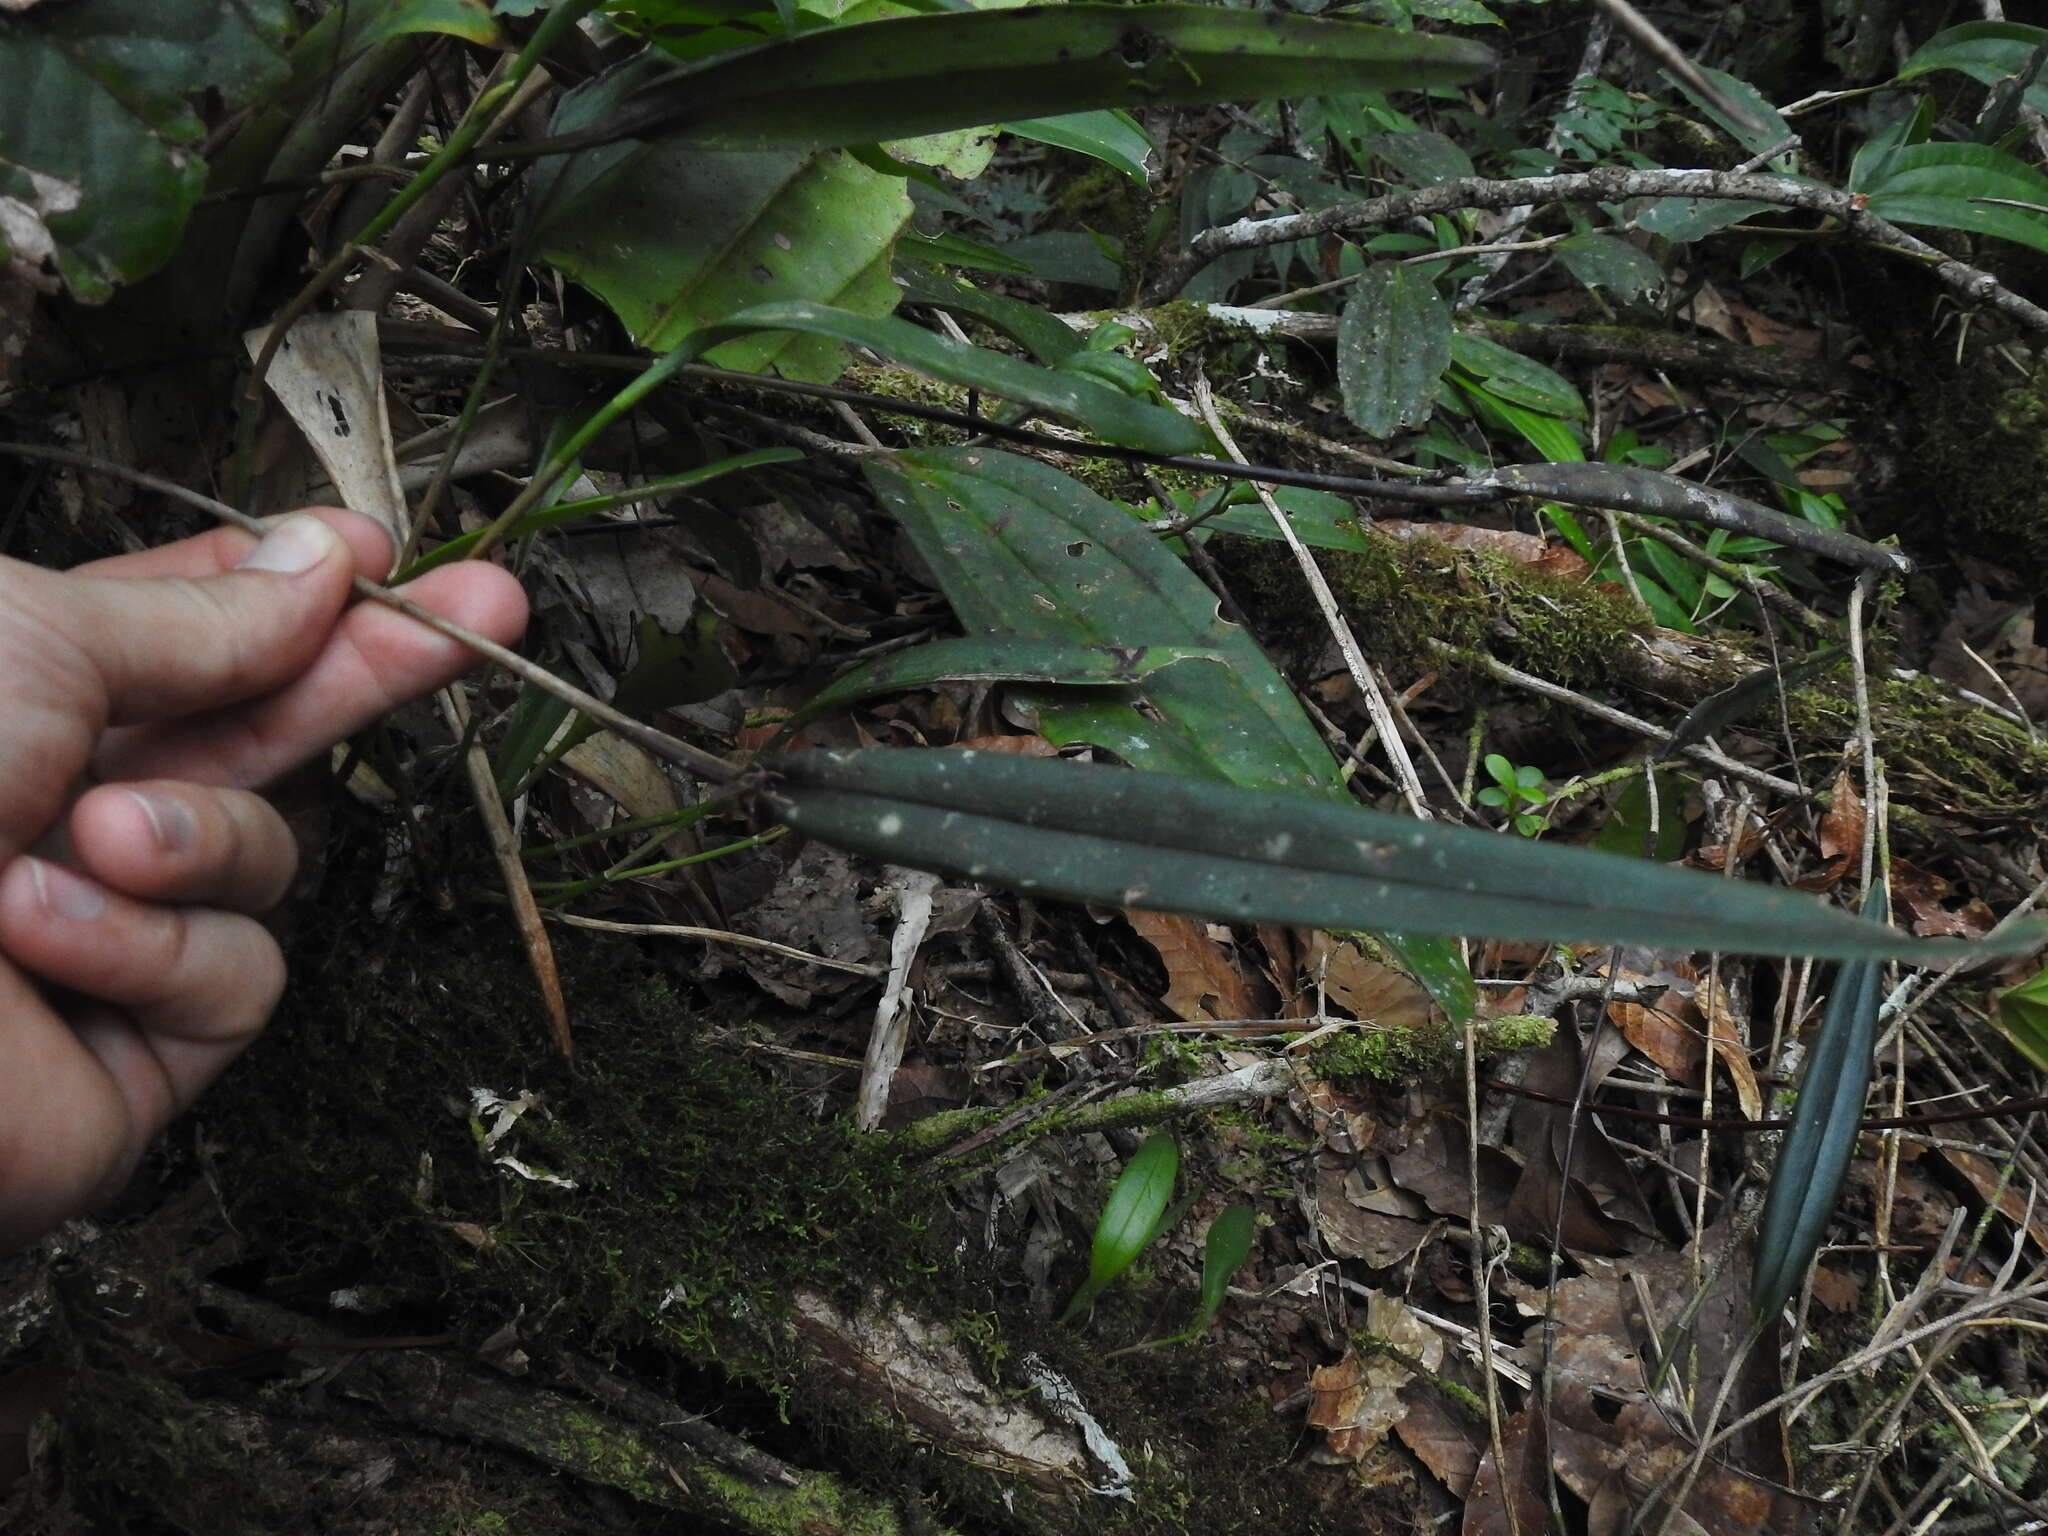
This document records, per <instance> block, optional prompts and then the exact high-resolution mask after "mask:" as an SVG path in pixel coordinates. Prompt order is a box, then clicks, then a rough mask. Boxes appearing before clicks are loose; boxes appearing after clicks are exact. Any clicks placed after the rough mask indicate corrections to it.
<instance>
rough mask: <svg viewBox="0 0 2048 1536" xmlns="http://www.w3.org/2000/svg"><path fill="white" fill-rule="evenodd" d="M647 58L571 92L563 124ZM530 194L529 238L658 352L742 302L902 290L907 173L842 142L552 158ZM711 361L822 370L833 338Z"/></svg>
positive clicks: (741, 351)
mask: <svg viewBox="0 0 2048 1536" xmlns="http://www.w3.org/2000/svg"><path fill="white" fill-rule="evenodd" d="M645 76H646V69H645V67H644V66H628V67H627V68H626V69H624V70H619V71H613V72H609V73H607V74H604V75H600V76H599V77H598V78H597V79H595V80H593V81H591V82H589V83H588V84H587V85H584V86H579V87H578V88H577V89H576V90H574V91H571V92H570V93H569V94H568V95H567V96H566V97H565V98H564V99H563V102H562V106H561V108H560V110H559V111H558V112H557V113H556V115H555V122H554V126H555V128H556V130H557V131H558V132H561V131H568V130H573V129H576V128H580V127H584V126H586V125H587V124H588V123H589V121H590V120H591V118H592V117H593V116H594V115H595V114H597V113H600V112H602V111H603V110H605V108H606V107H607V105H608V104H609V103H610V102H612V101H613V100H615V99H616V98H617V95H618V94H619V92H620V91H622V90H624V89H627V88H629V86H630V84H631V82H632V81H633V80H634V79H637V78H645ZM532 175H533V191H532V195H531V197H530V198H529V201H528V206H529V209H530V210H531V212H532V215H533V224H534V231H535V238H536V241H537V248H538V250H539V252H540V254H541V256H542V257H543V259H545V260H547V261H549V262H551V263H553V264H554V265H555V266H557V267H560V268H561V269H562V270H563V271H564V272H567V273H568V274H569V275H570V276H571V277H573V278H575V279H576V280H577V281H578V282H580V283H582V284H583V285H584V286H585V287H587V288H589V289H590V290H591V291H593V292H594V293H596V294H597V295H598V297H599V298H601V299H603V300H604V301H605V303H606V304H608V305H610V306H611V308H612V310H613V311H614V312H615V313H616V314H617V315H618V316H619V318H620V319H621V320H623V321H624V322H625V323H626V326H627V328H628V329H629V330H631V331H632V333H633V336H634V339H635V340H637V341H638V342H639V343H640V344H641V345H642V346H644V347H647V348H648V349H649V350H651V351H657V352H658V351H665V350H667V349H668V348H670V347H673V346H675V345H676V344H677V343H678V342H680V341H681V340H682V338H683V337H684V336H685V335H687V334H689V333H690V332H692V331H695V330H697V329H698V328H699V327H701V326H706V325H713V324H716V323H717V322H719V321H722V320H725V319H726V318H728V317H729V316H731V315H732V314H734V313H735V312H736V311H738V310H741V309H745V308H747V307H749V306H750V305H754V304H759V303H763V302H767V301H771V300H778V299H807V300H812V301H815V302H819V303H830V304H833V305H836V306H838V307H840V308H842V309H844V310H847V311H850V312H855V313H861V314H870V315H884V314H887V313H888V312H889V311H890V310H891V309H893V308H894V307H895V305H896V299H897V293H898V290H897V288H896V285H895V283H894V282H892V281H891V280H890V275H889V260H890V253H891V250H892V248H893V246H894V242H895V240H896V236H897V235H898V233H899V232H900V231H901V230H902V229H903V228H904V227H905V225H906V224H908V222H909V220H910V198H909V195H908V194H907V193H906V192H905V191H904V184H903V181H902V179H901V178H899V177H895V176H887V175H883V174H882V173H880V172H878V171H874V170H870V169H869V168H868V167H867V166H865V165H862V164H861V163H860V162H859V161H858V160H856V159H854V158H853V157H852V156H851V155H847V154H844V153H841V152H838V151H820V152H817V153H800V152H796V151H788V150H777V151H772V152H765V153H709V152H705V151H702V150H696V149H686V148H683V147H681V146H679V145H676V144H673V143H669V142H667V141H663V142H661V143H657V144H646V145H636V144H626V145H614V146H611V147H609V148H605V149H600V150H593V151H590V152H588V153H586V154H582V155H575V156H568V157H564V158H562V159H560V160H546V161H542V162H541V163H540V164H539V165H537V166H535V168H534V170H533V173H532ZM705 361H707V362H710V363H715V364H717V365H718V366H720V367H725V368H737V369H741V370H743V371H747V372H760V371H762V370H765V369H767V368H769V367H771V366H773V367H774V368H776V369H777V370H778V371H779V372H781V373H783V374H784V375H786V376H788V377H791V378H799V379H808V380H813V381H819V382H829V381H830V380H831V379H833V378H836V377H837V376H838V374H839V372H840V369H841V366H842V363H843V351H842V349H841V348H840V347H839V346H838V345H837V344H836V343H834V342H831V341H829V340H817V339H813V338H810V337H807V336H797V335H794V334H792V333H790V332H788V331H784V332H781V333H779V334H761V335H741V336H738V337H737V338H736V339H734V340H733V341H731V342H729V343H728V344H727V345H725V346H723V347H720V348H718V349H717V350H716V351H714V352H713V353H711V354H710V355H709V356H707V357H706V358H705Z"/></svg>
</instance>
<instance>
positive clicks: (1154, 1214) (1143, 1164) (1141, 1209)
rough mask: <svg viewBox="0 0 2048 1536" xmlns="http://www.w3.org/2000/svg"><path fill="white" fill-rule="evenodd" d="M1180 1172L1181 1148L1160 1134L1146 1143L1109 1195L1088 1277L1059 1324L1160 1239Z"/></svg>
mask: <svg viewBox="0 0 2048 1536" xmlns="http://www.w3.org/2000/svg"><path fill="white" fill-rule="evenodd" d="M1179 1172H1180V1147H1179V1145H1178V1144H1177V1143H1176V1142H1175V1141H1174V1139H1173V1138H1172V1137H1171V1136H1170V1135H1168V1134H1167V1133H1166V1132H1164V1131H1160V1132H1159V1133H1157V1134H1156V1135H1153V1136H1150V1137H1148V1138H1147V1139H1146V1141H1145V1144H1144V1145H1143V1146H1142V1147H1140V1148H1138V1150H1137V1151H1136V1152H1135V1153H1134V1154H1133V1155H1132V1157H1131V1160H1130V1161H1129V1162H1128V1163H1126V1164H1125V1165H1124V1171H1123V1172H1122V1173H1121V1174H1119V1175H1118V1176H1117V1181H1116V1185H1115V1187H1114V1188H1112V1189H1111V1190H1110V1192H1109V1203H1108V1204H1107V1205H1105V1206H1104V1207H1103V1208H1102V1219H1101V1220H1100V1221H1098V1222H1097V1223H1096V1224H1095V1242H1094V1245H1093V1247H1092V1248H1091V1250H1090V1252H1089V1255H1088V1279H1087V1281H1086V1283H1084V1284H1083V1285H1082V1287H1081V1289H1080V1290H1078V1291H1076V1292H1075V1293H1074V1299H1073V1300H1072V1301H1070V1302H1068V1303H1067V1310H1066V1311H1065V1312H1063V1313H1061V1314H1060V1321H1061V1322H1067V1321H1069V1320H1070V1319H1071V1318H1073V1317H1074V1316H1075V1315H1076V1314H1077V1313H1079V1312H1082V1311H1084V1310H1085V1309H1086V1308H1087V1307H1088V1305H1089V1304H1090V1303H1091V1302H1093V1301H1094V1300H1095V1298H1096V1297H1097V1296H1099V1295H1101V1294H1102V1291H1103V1289H1104V1288H1105V1287H1106V1286H1108V1285H1109V1284H1110V1283H1111V1282H1112V1281H1114V1280H1115V1279H1116V1277H1117V1276H1118V1275H1121V1274H1122V1273H1123V1272H1124V1271H1125V1270H1127V1269H1129V1268H1130V1267H1131V1265H1132V1264H1133V1263H1134V1262H1135V1261H1136V1260H1137V1257H1138V1255H1139V1254H1141V1253H1143V1252H1144V1251H1145V1249H1146V1248H1147V1247H1149V1246H1150V1245H1151V1242H1152V1239H1153V1238H1155V1237H1157V1236H1158V1235H1159V1223H1160V1220H1161V1218H1162V1217H1164V1216H1165V1215H1166V1207H1167V1204H1168V1202H1169V1201H1171V1200H1172V1199H1173V1181H1174V1178H1175V1177H1176V1176H1177V1175H1178V1174H1179Z"/></svg>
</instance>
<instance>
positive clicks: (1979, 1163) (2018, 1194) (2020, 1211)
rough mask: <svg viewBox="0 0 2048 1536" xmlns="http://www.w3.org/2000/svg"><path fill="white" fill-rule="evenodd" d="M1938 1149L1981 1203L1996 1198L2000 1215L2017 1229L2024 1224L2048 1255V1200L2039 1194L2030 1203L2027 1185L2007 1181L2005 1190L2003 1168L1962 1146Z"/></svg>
mask: <svg viewBox="0 0 2048 1536" xmlns="http://www.w3.org/2000/svg"><path fill="white" fill-rule="evenodd" d="M1934 1150H1935V1151H1936V1152H1937V1153H1938V1154H1940V1157H1941V1160H1942V1161H1943V1162H1945V1163H1947V1164H1948V1165H1949V1167H1951V1168H1953V1169H1955V1171H1956V1172H1957V1173H1959V1174H1961V1175H1962V1176H1963V1178H1964V1180H1965V1181H1967V1182H1968V1184H1969V1186H1970V1188H1972V1189H1974V1190H1975V1191H1976V1192H1977V1198H1978V1199H1979V1200H1982V1201H1985V1202H1986V1203H1989V1202H1990V1200H1991V1198H1992V1197H1993V1196H1994V1195H1996V1196H1997V1197H1998V1213H1999V1214H2000V1215H2001V1216H2003V1217H2005V1219H2006V1220H2008V1221H2010V1222H2011V1223H2012V1224H2013V1226H2015V1227H2019V1226H2022V1225H2024V1226H2025V1227H2026V1229H2027V1236H2029V1237H2031V1238H2032V1239H2033V1240H2034V1244H2035V1246H2036V1247H2038V1248H2040V1249H2041V1250H2042V1251H2043V1252H2044V1253H2048V1201H2044V1200H2042V1199H2041V1198H2040V1197H2039V1195H2038V1193H2037V1194H2036V1197H2035V1199H2034V1200H2033V1201H2032V1202H2031V1203H2030V1202H2029V1201H2028V1199H2027V1195H2028V1193H2029V1191H2028V1189H2027V1186H2026V1185H2025V1184H2024V1183H2012V1182H2004V1184H2003V1188H2001V1187H2000V1186H2001V1182H2002V1181H2001V1179H2000V1177H1999V1167H1998V1165H1997V1164H1996V1163H1994V1162H1992V1161H1991V1159H1990V1158H1988V1157H1981V1156H1979V1155H1978V1154H1977V1153H1975V1152H1968V1151H1965V1150H1964V1149H1963V1148H1961V1147H1951V1146H1939V1147H1936V1148H1935V1149H1934Z"/></svg>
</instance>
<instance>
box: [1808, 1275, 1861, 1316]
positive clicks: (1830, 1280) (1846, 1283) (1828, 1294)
mask: <svg viewBox="0 0 2048 1536" xmlns="http://www.w3.org/2000/svg"><path fill="white" fill-rule="evenodd" d="M1862 1294H1863V1282H1862V1281H1860V1280H1858V1279H1857V1278H1856V1277H1855V1276H1854V1275H1850V1274H1845V1273H1843V1272H1842V1271H1841V1270H1839V1269H1830V1268H1829V1267H1828V1266H1827V1265H1825V1264H1816V1265H1814V1266H1813V1299H1814V1300H1815V1301H1817V1302H1819V1303H1820V1304H1821V1305H1822V1306H1823V1307H1825V1308H1827V1310H1828V1311H1830V1312H1847V1311H1848V1310H1850V1308H1852V1307H1854V1306H1855V1305H1856V1301H1857V1298H1858V1297H1860V1296H1861V1295H1862Z"/></svg>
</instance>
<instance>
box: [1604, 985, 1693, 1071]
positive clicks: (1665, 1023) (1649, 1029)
mask: <svg viewBox="0 0 2048 1536" xmlns="http://www.w3.org/2000/svg"><path fill="white" fill-rule="evenodd" d="M1675 995H1676V994H1674V993H1670V992H1666V993H1665V994H1664V997H1665V998H1667V999H1668V998H1670V997H1673V996H1675ZM1607 1017H1608V1018H1609V1019H1610V1020H1612V1021H1613V1023H1614V1027H1615V1028H1616V1029H1618V1030H1620V1031H1621V1037H1622V1038H1623V1039H1624V1040H1626V1041H1628V1043H1629V1044H1630V1045H1632V1046H1634V1047H1635V1048H1636V1049H1637V1050H1639V1051H1641V1052H1642V1053H1643V1054H1644V1055H1645V1056H1647V1057H1649V1058H1650V1060H1651V1061H1653V1062H1655V1063H1656V1064H1657V1067H1658V1069H1659V1070H1660V1071H1662V1072H1663V1074H1664V1075H1665V1076H1666V1077H1668V1078H1670V1079H1671V1080H1672V1081H1673V1082H1674V1083H1682V1084H1695V1083H1697V1082H1698V1081H1699V1080H1700V1063H1701V1062H1702V1061H1703V1060H1704V1059H1705V1057H1706V1049H1705V1047H1704V1046H1703V1045H1701V1043H1700V1036H1699V1031H1698V1030H1696V1029H1689V1028H1687V1027H1686V1026H1685V1025H1684V1024H1681V1023H1680V1022H1679V1021H1678V1020H1677V1019H1676V1018H1674V1017H1672V1013H1671V1010H1670V1009H1669V1008H1667V1007H1666V1006H1665V1005H1664V1002H1663V1000H1662V999H1660V1000H1659V1001H1658V1002H1657V1003H1656V1004H1654V1005H1652V1004H1647V1003H1611V1004H1609V1005H1608V1009H1607Z"/></svg>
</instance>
